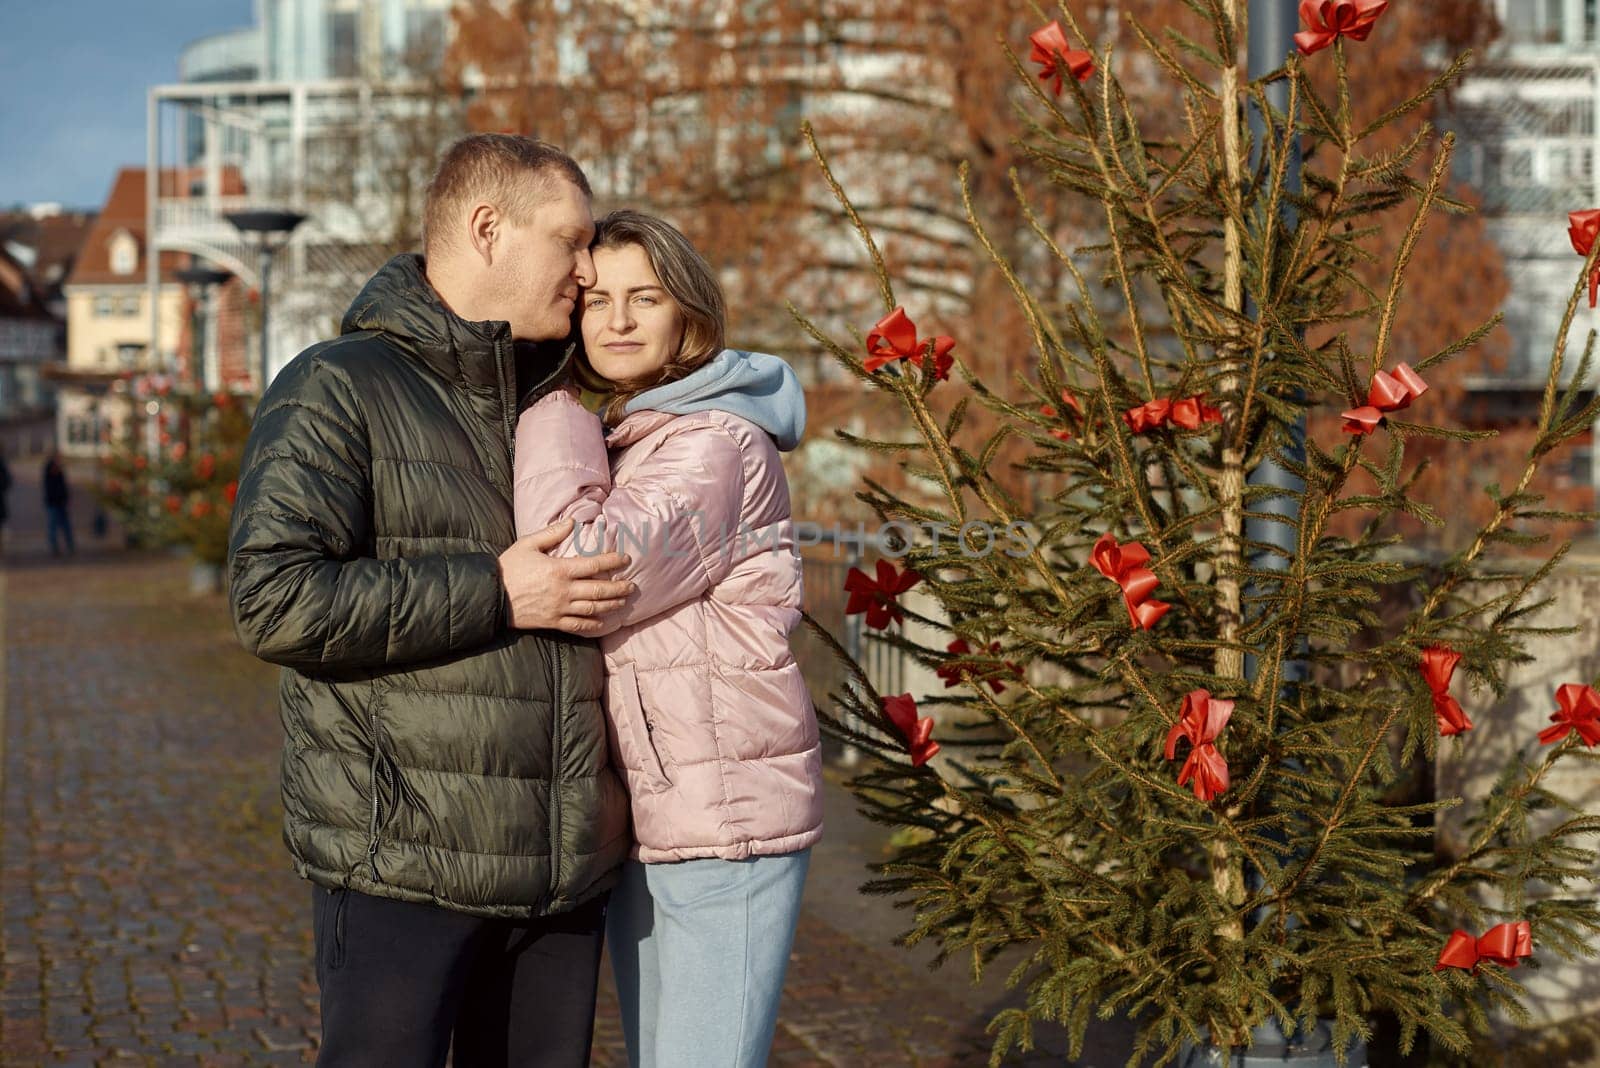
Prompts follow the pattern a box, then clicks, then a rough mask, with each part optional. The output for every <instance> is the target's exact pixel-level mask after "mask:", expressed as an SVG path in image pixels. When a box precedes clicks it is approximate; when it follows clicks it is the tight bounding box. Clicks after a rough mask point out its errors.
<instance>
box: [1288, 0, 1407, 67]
mask: <svg viewBox="0 0 1600 1068" xmlns="http://www.w3.org/2000/svg"><path fill="white" fill-rule="evenodd" d="M1388 6H1389V0H1300V21H1302V22H1304V23H1305V24H1306V27H1307V28H1306V29H1304V30H1302V31H1301V32H1299V33H1297V34H1295V35H1294V43H1295V44H1297V45H1299V46H1300V52H1301V54H1302V55H1307V56H1309V55H1310V54H1311V53H1313V52H1320V51H1322V50H1323V49H1324V48H1327V47H1328V46H1329V45H1331V44H1333V42H1334V41H1335V40H1337V39H1338V38H1340V37H1348V38H1350V39H1351V40H1352V41H1365V40H1366V39H1367V35H1368V34H1370V33H1371V32H1372V24H1373V23H1375V22H1377V21H1378V16H1379V15H1381V14H1383V9H1384V8H1386V7H1388Z"/></svg>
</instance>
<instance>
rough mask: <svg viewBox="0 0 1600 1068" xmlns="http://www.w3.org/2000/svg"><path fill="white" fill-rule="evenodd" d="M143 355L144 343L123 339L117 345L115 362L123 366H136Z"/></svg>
mask: <svg viewBox="0 0 1600 1068" xmlns="http://www.w3.org/2000/svg"><path fill="white" fill-rule="evenodd" d="M143 355H144V345H142V344H140V343H139V342H137V341H124V342H122V343H121V344H120V345H118V346H117V362H118V363H120V364H121V365H122V366H123V367H137V366H138V364H139V358H140V357H141V356H143Z"/></svg>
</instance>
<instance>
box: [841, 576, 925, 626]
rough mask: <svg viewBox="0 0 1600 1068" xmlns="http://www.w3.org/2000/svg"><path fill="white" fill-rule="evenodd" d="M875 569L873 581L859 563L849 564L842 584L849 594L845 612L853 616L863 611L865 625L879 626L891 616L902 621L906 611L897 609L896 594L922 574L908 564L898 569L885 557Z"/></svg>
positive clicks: (895, 620)
mask: <svg viewBox="0 0 1600 1068" xmlns="http://www.w3.org/2000/svg"><path fill="white" fill-rule="evenodd" d="M877 571H878V577H877V580H876V581H874V580H873V579H871V578H868V577H867V573H866V572H864V571H862V570H861V569H860V568H859V567H852V568H851V569H850V571H849V573H848V574H846V575H845V577H844V588H845V591H846V592H847V593H849V594H850V600H849V602H848V603H847V604H846V605H845V606H844V614H845V615H847V616H853V615H855V614H856V613H858V612H865V613H866V614H867V626H869V627H872V628H873V629H875V630H882V629H883V628H884V627H887V626H888V625H889V621H890V620H893V621H894V622H896V623H904V622H905V618H906V617H905V613H904V612H902V611H901V610H900V604H899V602H898V601H896V600H895V598H896V597H899V596H900V595H901V594H902V593H905V592H906V591H907V590H909V589H910V588H911V587H913V586H915V585H916V584H917V583H918V582H921V581H922V576H921V575H919V574H917V573H916V572H915V571H913V570H911V569H910V568H909V567H908V568H906V569H905V570H904V571H900V570H899V569H897V568H896V567H895V566H894V565H893V564H891V563H890V562H889V561H887V560H879V561H878V567H877Z"/></svg>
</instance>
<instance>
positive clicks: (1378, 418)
mask: <svg viewBox="0 0 1600 1068" xmlns="http://www.w3.org/2000/svg"><path fill="white" fill-rule="evenodd" d="M1426 392H1428V384H1427V383H1426V382H1424V381H1423V380H1422V376H1421V375H1419V374H1417V372H1415V371H1413V370H1412V369H1411V367H1410V366H1409V365H1408V364H1403V363H1397V364H1395V365H1394V374H1390V373H1389V372H1387V371H1379V372H1378V373H1377V374H1375V375H1373V376H1372V385H1370V386H1368V387H1367V403H1366V404H1364V405H1362V406H1361V407H1360V408H1351V409H1350V410H1349V411H1347V412H1340V413H1339V417H1340V418H1341V419H1343V420H1344V426H1343V427H1342V428H1341V429H1343V430H1344V432H1345V433H1346V434H1370V433H1372V432H1373V431H1374V430H1376V429H1378V424H1379V423H1381V422H1383V416H1384V413H1385V412H1398V411H1400V410H1401V409H1402V408H1409V407H1411V402H1412V401H1414V400H1416V399H1417V398H1418V397H1420V396H1422V395H1423V394H1424V393H1426Z"/></svg>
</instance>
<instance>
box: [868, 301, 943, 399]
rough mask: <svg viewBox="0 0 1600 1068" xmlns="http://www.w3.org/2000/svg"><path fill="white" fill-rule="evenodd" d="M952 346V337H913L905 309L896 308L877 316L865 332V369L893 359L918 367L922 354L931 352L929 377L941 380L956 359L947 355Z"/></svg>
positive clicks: (914, 328)
mask: <svg viewBox="0 0 1600 1068" xmlns="http://www.w3.org/2000/svg"><path fill="white" fill-rule="evenodd" d="M955 347H956V342H955V339H954V338H952V337H946V336H945V335H943V334H940V335H939V336H938V337H931V338H919V337H917V326H916V324H915V323H913V322H912V321H911V318H910V317H909V316H908V315H906V310H905V309H904V308H896V309H895V310H894V311H892V312H890V313H889V314H888V315H885V316H884V317H883V318H882V319H879V320H878V323H877V325H876V326H874V327H873V328H872V330H871V331H870V332H869V333H868V334H867V360H866V369H867V371H868V372H872V371H876V370H877V369H878V368H880V367H882V366H883V365H884V364H888V363H893V362H894V361H896V360H910V361H911V362H912V363H914V364H916V365H917V366H918V367H921V366H922V361H923V358H924V356H925V355H931V356H932V359H933V362H932V364H931V367H932V370H933V377H934V379H935V380H937V381H940V382H943V381H945V380H946V379H948V378H949V377H950V368H951V367H952V366H954V364H955V362H956V361H955V357H954V356H952V355H950V350H951V349H953V348H955Z"/></svg>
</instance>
